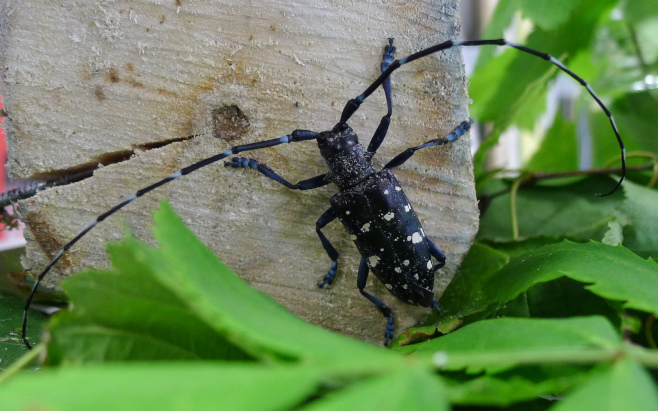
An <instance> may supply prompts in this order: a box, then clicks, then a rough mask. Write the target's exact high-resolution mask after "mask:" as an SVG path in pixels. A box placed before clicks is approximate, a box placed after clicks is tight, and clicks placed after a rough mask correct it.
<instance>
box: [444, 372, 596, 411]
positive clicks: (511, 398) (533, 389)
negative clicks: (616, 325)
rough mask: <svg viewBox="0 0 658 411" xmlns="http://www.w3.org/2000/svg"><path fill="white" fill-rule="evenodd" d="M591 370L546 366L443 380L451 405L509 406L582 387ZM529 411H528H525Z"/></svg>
mask: <svg viewBox="0 0 658 411" xmlns="http://www.w3.org/2000/svg"><path fill="white" fill-rule="evenodd" d="M587 373H588V369H586V368H584V367H576V366H568V365H555V364H551V365H546V366H534V367H523V368H515V369H511V370H509V371H507V372H503V373H498V374H493V375H492V374H484V375H479V376H476V377H475V378H468V377H467V376H463V375H462V374H461V373H458V374H457V375H459V376H460V378H455V379H453V378H449V377H446V378H444V379H443V381H444V383H445V385H446V387H447V392H448V396H449V398H450V401H451V402H452V403H455V404H460V405H466V404H468V405H479V406H483V405H496V406H508V405H511V404H514V403H517V402H520V401H529V400H533V399H536V398H537V397H539V396H547V395H555V394H558V393H562V392H565V391H566V390H567V389H569V388H572V387H573V386H575V385H577V384H579V383H580V382H581V381H582V380H583V379H585V378H586V376H587ZM523 409H526V408H523Z"/></svg>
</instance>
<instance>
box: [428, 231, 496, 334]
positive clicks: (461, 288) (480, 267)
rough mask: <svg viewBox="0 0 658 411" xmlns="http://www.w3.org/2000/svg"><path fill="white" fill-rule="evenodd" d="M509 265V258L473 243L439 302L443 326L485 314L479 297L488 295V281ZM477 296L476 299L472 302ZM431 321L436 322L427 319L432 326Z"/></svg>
mask: <svg viewBox="0 0 658 411" xmlns="http://www.w3.org/2000/svg"><path fill="white" fill-rule="evenodd" d="M508 262H509V257H508V255H507V254H505V253H501V252H499V251H496V250H494V249H493V248H491V247H488V246H486V245H484V244H481V243H477V242H476V243H474V244H473V245H472V246H471V249H470V251H469V252H468V254H467V255H466V258H465V259H464V261H463V262H462V265H461V267H460V269H459V272H458V274H457V275H456V276H455V277H454V278H453V279H452V281H451V282H450V284H449V285H448V288H446V290H445V291H444V293H443V295H442V296H441V299H440V300H439V304H440V306H441V316H440V321H441V322H440V324H441V323H443V322H445V321H450V320H451V319H453V318H455V317H463V316H465V315H468V314H473V313H474V312H478V311H481V310H483V309H484V308H485V307H486V305H482V304H481V302H480V301H479V299H478V298H477V296H481V295H483V294H484V293H485V292H486V291H485V289H484V287H486V284H487V283H486V282H487V281H488V279H489V278H490V277H492V276H494V275H495V274H496V273H497V272H498V271H499V270H500V269H501V268H502V267H503V266H504V265H505V264H507V263H508ZM474 296H476V298H473V297H474ZM432 320H435V317H433V318H430V319H428V322H433V321H432Z"/></svg>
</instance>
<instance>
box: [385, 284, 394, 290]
mask: <svg viewBox="0 0 658 411" xmlns="http://www.w3.org/2000/svg"><path fill="white" fill-rule="evenodd" d="M384 286H385V287H386V288H388V289H389V290H390V289H392V288H393V286H392V285H390V284H384Z"/></svg>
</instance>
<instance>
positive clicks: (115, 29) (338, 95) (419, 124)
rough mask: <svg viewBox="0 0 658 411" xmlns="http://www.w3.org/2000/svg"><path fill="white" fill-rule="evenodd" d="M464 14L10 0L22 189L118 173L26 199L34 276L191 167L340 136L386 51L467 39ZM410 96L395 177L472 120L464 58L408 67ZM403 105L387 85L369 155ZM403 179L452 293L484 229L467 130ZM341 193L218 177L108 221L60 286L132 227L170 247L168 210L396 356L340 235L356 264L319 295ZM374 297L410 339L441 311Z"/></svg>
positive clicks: (15, 151)
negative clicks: (155, 225)
mask: <svg viewBox="0 0 658 411" xmlns="http://www.w3.org/2000/svg"><path fill="white" fill-rule="evenodd" d="M456 3H457V1H456V0H442V1H439V2H436V1H418V2H403V1H400V2H385V3H380V2H374V1H372V2H371V1H364V2H351V1H314V0H300V1H295V2H266V1H258V0H255V1H250V2H244V1H241V0H240V1H231V0H221V1H191V0H161V1H156V0H152V1H146V0H139V1H137V0H136V1H127V0H116V1H109V0H108V1H100V2H99V1H93V2H89V1H66V2H64V1H61V2H53V1H44V0H21V1H16V0H13V1H8V2H5V4H4V5H2V6H0V8H1V9H3V10H0V11H1V12H2V13H0V15H1V16H2V17H0V38H1V39H0V62H2V84H1V85H0V87H1V90H2V94H3V101H4V102H5V104H6V110H7V112H8V115H9V117H8V121H7V123H8V125H7V131H8V133H9V137H8V143H9V156H10V157H9V160H8V169H9V172H10V174H11V176H12V177H13V178H35V177H41V176H59V175H63V174H65V173H67V172H71V171H72V170H76V169H80V168H82V167H86V166H90V165H92V166H93V165H96V164H99V168H98V169H97V170H96V171H95V173H94V176H93V177H92V178H88V179H86V180H84V181H81V182H78V183H75V184H69V185H66V186H61V187H57V188H53V189H50V190H46V191H43V192H41V193H40V194H39V195H37V196H36V197H33V198H31V199H28V200H26V201H23V202H21V204H20V211H21V214H22V216H23V218H24V221H26V222H27V224H28V225H29V228H30V230H29V231H28V246H27V254H26V256H25V257H24V259H23V264H24V267H25V268H26V269H27V270H29V271H30V272H32V273H35V274H36V273H38V272H39V271H40V270H41V269H42V268H43V267H44V266H45V265H46V264H47V263H48V261H49V260H50V258H51V257H52V256H53V255H54V254H55V253H56V252H57V250H58V248H59V247H60V246H61V245H63V244H65V243H66V242H68V241H69V240H70V239H72V238H73V237H74V236H75V235H76V234H77V233H78V232H79V231H80V230H81V229H82V228H84V227H85V226H86V225H87V224H88V223H89V222H91V221H93V220H94V218H95V217H96V216H97V215H99V214H101V213H102V212H104V211H106V210H107V209H109V208H110V207H112V206H113V205H115V204H116V203H118V202H119V201H121V200H123V199H124V198H126V197H127V196H128V195H130V194H132V193H133V192H135V191H136V190H137V189H139V188H142V187H144V186H146V185H148V184H151V183H153V182H155V181H157V180H159V179H162V178H164V177H166V176H168V175H169V174H171V173H173V172H175V171H177V170H179V169H180V168H182V167H184V166H186V165H189V164H191V163H193V162H196V161H199V160H201V159H203V158H205V157H208V156H210V155H213V154H215V153H219V152H222V151H224V150H226V149H227V148H228V147H230V146H232V145H235V144H243V143H247V142H254V141H259V140H264V139H269V138H275V137H279V136H282V135H285V134H288V133H289V132H291V131H292V130H294V129H298V128H301V129H311V130H315V131H322V130H325V129H330V128H331V127H332V126H333V125H334V124H335V123H336V122H337V121H338V119H339V117H340V112H341V110H342V107H343V105H344V103H345V102H346V101H347V100H348V99H350V98H354V97H356V96H357V95H358V94H360V93H361V92H362V91H363V90H365V88H366V87H367V86H368V85H369V84H370V83H371V82H372V81H373V80H374V79H375V78H376V77H377V75H378V73H379V64H380V60H381V54H382V52H383V47H384V45H385V44H386V41H387V38H389V37H394V38H395V45H396V46H397V49H398V52H397V56H398V57H402V56H405V55H408V54H411V53H412V52H414V51H418V50H420V49H421V48H424V47H427V46H430V45H432V44H435V43H438V42H441V41H445V40H447V39H454V38H458V37H459V22H458V13H457V5H456ZM393 99H394V114H393V118H392V119H393V123H392V125H391V128H390V131H389V134H388V137H387V139H386V141H385V142H384V144H383V146H382V147H381V149H380V150H379V152H378V156H377V161H376V164H378V165H380V166H381V165H383V164H384V163H385V162H386V161H387V160H388V159H390V158H392V157H393V156H394V155H395V154H397V153H399V152H401V151H402V150H404V149H405V148H407V147H409V146H412V145H416V144H420V143H422V142H424V141H427V140H430V139H432V138H436V137H437V136H442V135H445V134H447V133H449V132H450V131H451V130H452V129H453V128H454V127H455V126H457V125H458V124H459V123H460V122H461V121H464V120H466V119H468V105H467V101H468V97H467V94H466V79H465V76H464V70H463V63H462V57H461V54H460V51H459V50H457V49H452V50H449V51H447V52H444V53H440V54H438V55H436V56H430V57H427V58H424V59H422V60H419V61H417V62H414V63H411V64H409V65H407V66H404V67H402V68H401V69H400V70H398V71H397V72H396V73H395V74H394V76H393ZM231 106H236V107H239V109H240V111H241V112H242V113H243V114H244V117H245V119H243V120H240V122H239V124H231V122H230V121H229V123H227V122H226V121H225V120H226V118H224V120H222V118H221V117H222V113H223V111H222V110H226V107H231ZM385 111H386V104H385V100H384V97H383V92H381V91H377V92H376V93H375V94H374V95H373V96H372V97H371V98H370V99H368V100H367V102H366V103H364V104H363V106H362V108H361V109H360V110H359V111H358V113H357V114H356V115H355V116H354V117H353V118H352V119H351V121H350V125H351V126H352V127H353V128H354V129H355V131H357V133H359V134H360V137H361V140H362V142H364V143H367V142H368V141H369V139H370V137H371V136H372V133H373V132H374V130H375V128H376V127H377V124H378V122H379V119H380V118H381V116H382V115H383V114H384V113H385ZM187 137H190V138H189V139H186V138H187ZM181 139H182V140H181ZM179 140H180V141H179ZM154 144H164V146H162V147H160V148H157V149H152V148H151V147H153V145H154ZM128 157H129V159H126V158H128ZM253 157H255V158H257V159H258V160H259V161H261V162H263V163H266V164H268V165H269V166H270V167H272V168H273V169H274V170H276V171H278V172H279V173H280V174H281V175H283V176H284V177H286V178H287V179H289V180H290V181H293V182H295V181H298V180H300V179H304V178H309V177H312V176H315V175H318V174H321V173H323V161H322V159H321V157H320V156H319V153H318V151H317V148H316V145H315V143H313V142H308V143H298V144H289V145H285V146H278V147H275V148H271V149H265V150H261V151H257V152H254V153H253ZM120 159H122V161H119V160H120ZM110 163H112V164H110ZM103 164H105V165H104V166H103ZM396 175H397V177H398V178H399V180H400V181H401V183H402V184H403V186H404V188H405V191H406V192H407V194H408V195H409V197H410V199H411V201H412V204H413V205H414V207H415V209H416V211H417V213H418V215H419V217H420V218H421V221H423V224H424V230H425V232H426V233H427V235H428V236H430V237H431V238H432V239H433V240H434V241H435V243H437V245H439V247H441V248H442V249H443V250H444V252H445V253H446V255H447V257H448V264H447V265H446V267H445V268H444V269H442V270H441V271H440V275H439V278H438V279H437V289H438V290H439V291H438V292H440V290H441V289H442V288H443V287H444V286H445V285H446V284H447V282H448V281H449V279H450V278H451V277H452V275H453V274H454V272H455V270H456V269H457V267H458V265H459V264H460V262H461V260H462V259H463V257H464V255H465V253H466V252H467V251H468V249H469V247H470V245H471V243H472V241H473V237H474V235H475V233H476V231H477V227H478V211H477V204H476V199H475V191H474V183H473V176H472V163H471V156H470V144H469V140H468V137H467V136H466V137H464V138H462V139H461V140H459V141H458V142H456V143H455V144H452V145H451V146H444V147H439V148H432V149H428V150H423V151H421V152H418V153H417V154H416V155H415V156H414V157H413V158H412V159H411V160H410V161H409V162H408V163H406V164H405V165H404V166H403V167H401V168H400V169H399V170H397V171H396ZM333 192H335V188H334V187H325V188H322V189H318V190H313V191H310V192H294V191H291V190H288V189H286V188H285V187H282V186H280V185H278V184H277V183H275V182H273V181H270V180H267V179H266V178H264V177H263V176H260V175H257V173H255V172H253V171H250V170H234V169H229V168H224V167H223V165H221V164H218V165H213V166H209V167H206V168H204V169H202V170H199V171H197V172H195V173H193V174H191V175H189V176H187V177H185V178H182V179H179V180H177V181H176V182H174V183H171V184H168V185H166V186H164V187H162V188H160V189H158V190H157V191H156V192H154V193H152V194H151V195H149V196H147V197H145V198H143V199H140V201H137V202H135V203H133V204H131V205H129V206H128V207H127V208H126V209H125V210H124V211H122V212H120V213H118V215H116V216H115V217H112V218H110V219H109V220H107V221H106V222H104V223H103V224H100V225H99V226H98V227H97V228H96V229H94V230H92V232H91V233H90V234H89V235H88V236H87V237H86V238H85V239H83V240H82V241H80V242H79V243H78V244H77V245H76V246H75V247H74V249H73V250H72V251H71V252H69V253H67V255H66V256H65V257H64V258H63V259H62V261H61V263H60V264H59V265H58V267H57V270H56V271H55V272H53V273H52V274H51V275H50V276H49V277H48V278H47V282H46V283H47V284H48V285H50V286H57V284H59V282H60V281H61V279H62V278H63V277H65V276H68V275H71V274H73V273H76V272H78V271H80V270H82V269H83V268H87V267H106V266H107V265H108V263H107V258H106V255H105V252H104V244H105V243H106V242H108V241H114V240H117V239H120V238H121V237H122V235H123V231H124V230H125V227H128V228H129V229H130V230H131V231H133V232H134V233H135V234H136V235H137V236H138V237H139V238H142V239H145V240H147V241H151V242H152V239H151V237H150V234H149V232H148V226H149V225H150V221H151V217H150V216H151V213H152V211H153V210H154V209H155V208H156V207H157V206H158V201H159V200H160V199H166V200H167V201H169V202H171V203H172V205H173V206H174V208H175V210H176V211H177V212H178V213H179V214H180V215H181V217H182V218H183V220H184V221H185V222H186V223H187V224H188V225H189V226H190V228H191V229H192V230H193V231H194V232H195V233H196V234H197V235H198V236H199V238H200V239H201V240H202V241H203V242H204V243H205V244H207V245H208V246H209V247H211V248H212V249H213V250H214V251H215V252H216V254H217V255H218V256H219V257H220V258H222V259H223V260H224V261H225V262H226V263H227V264H228V265H229V266H230V267H232V268H233V269H234V270H235V271H236V272H237V273H238V274H239V275H241V276H242V277H243V278H245V279H246V280H247V281H248V282H249V283H250V284H251V285H253V286H254V287H256V288H258V289H260V290H262V291H264V292H266V293H268V294H269V295H271V296H272V297H273V298H275V299H276V300H278V301H280V302H281V303H282V304H284V305H285V306H286V307H288V308H289V309H290V310H291V311H292V312H293V313H295V314H297V315H299V316H301V317H302V318H304V319H305V320H307V321H309V322H311V323H314V324H318V325H321V326H323V327H326V328H329V329H332V330H335V331H337V332H340V333H343V334H346V335H350V336H353V337H356V338H360V339H363V340H366V341H371V342H373V343H376V344H381V343H382V342H383V341H382V340H383V332H384V325H385V320H384V319H383V318H382V316H381V314H380V313H379V312H378V311H377V310H375V309H374V307H373V306H372V305H371V304H370V302H368V301H367V300H366V299H364V298H362V297H361V296H360V294H359V293H358V290H357V288H356V269H357V266H358V261H359V256H358V253H357V252H356V249H355V248H354V246H353V244H352V243H351V242H350V240H349V239H348V237H347V235H346V233H345V231H344V230H343V228H342V227H341V226H340V224H339V223H332V224H331V225H330V226H329V227H327V229H326V230H325V232H326V234H327V236H328V237H329V238H330V240H331V241H332V242H333V244H334V245H335V246H336V248H337V249H338V251H339V252H340V259H339V270H338V278H337V281H336V282H335V284H334V286H333V287H332V288H331V289H328V290H327V289H325V290H319V289H317V287H316V283H317V281H318V280H319V279H320V278H322V276H323V275H324V274H325V273H326V271H327V270H328V268H329V263H330V261H329V258H328V257H327V256H326V254H325V253H324V250H323V249H322V246H321V244H320V242H319V240H318V239H317V236H316V233H315V224H314V223H315V221H316V219H317V218H318V217H319V216H320V214H321V213H322V212H323V211H324V210H326V209H327V208H328V206H329V201H328V200H329V197H330V196H331V194H332V193H333ZM368 289H369V290H370V292H371V293H373V294H374V295H377V296H379V297H381V298H382V299H384V301H385V302H386V303H387V304H390V305H392V308H393V310H394V314H395V317H396V324H397V331H398V332H399V331H401V330H403V329H404V328H406V327H408V326H411V325H413V324H415V323H417V322H418V321H419V320H420V319H422V318H423V317H424V316H425V315H426V314H427V310H426V309H416V308H412V307H410V306H409V305H406V304H404V303H399V302H396V301H395V299H394V298H393V297H392V296H391V295H390V294H389V293H388V292H387V291H386V289H385V288H384V287H383V286H382V285H381V284H380V283H379V282H378V281H376V279H374V277H371V279H370V280H369V282H368Z"/></svg>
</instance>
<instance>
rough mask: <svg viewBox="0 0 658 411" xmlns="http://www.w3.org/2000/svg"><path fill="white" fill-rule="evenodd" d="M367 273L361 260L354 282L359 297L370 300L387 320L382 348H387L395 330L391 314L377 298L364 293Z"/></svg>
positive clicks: (366, 267) (366, 268)
mask: <svg viewBox="0 0 658 411" xmlns="http://www.w3.org/2000/svg"><path fill="white" fill-rule="evenodd" d="M368 271H369V268H368V264H367V263H366V259H365V258H362V259H361V264H359V274H358V277H357V280H356V284H357V287H358V288H359V292H360V293H361V295H363V296H364V297H366V298H367V299H368V300H370V302H371V303H373V304H375V307H377V309H378V310H379V311H381V313H382V314H383V315H384V317H387V318H388V322H387V323H386V332H385V333H384V346H388V343H389V341H391V340H392V339H393V331H394V330H395V324H394V322H393V313H392V312H391V309H390V308H388V307H387V306H386V304H384V303H383V302H381V301H380V300H379V299H378V298H377V297H374V296H372V295H370V294H368V293H367V292H365V291H364V288H366V282H367V281H368Z"/></svg>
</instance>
